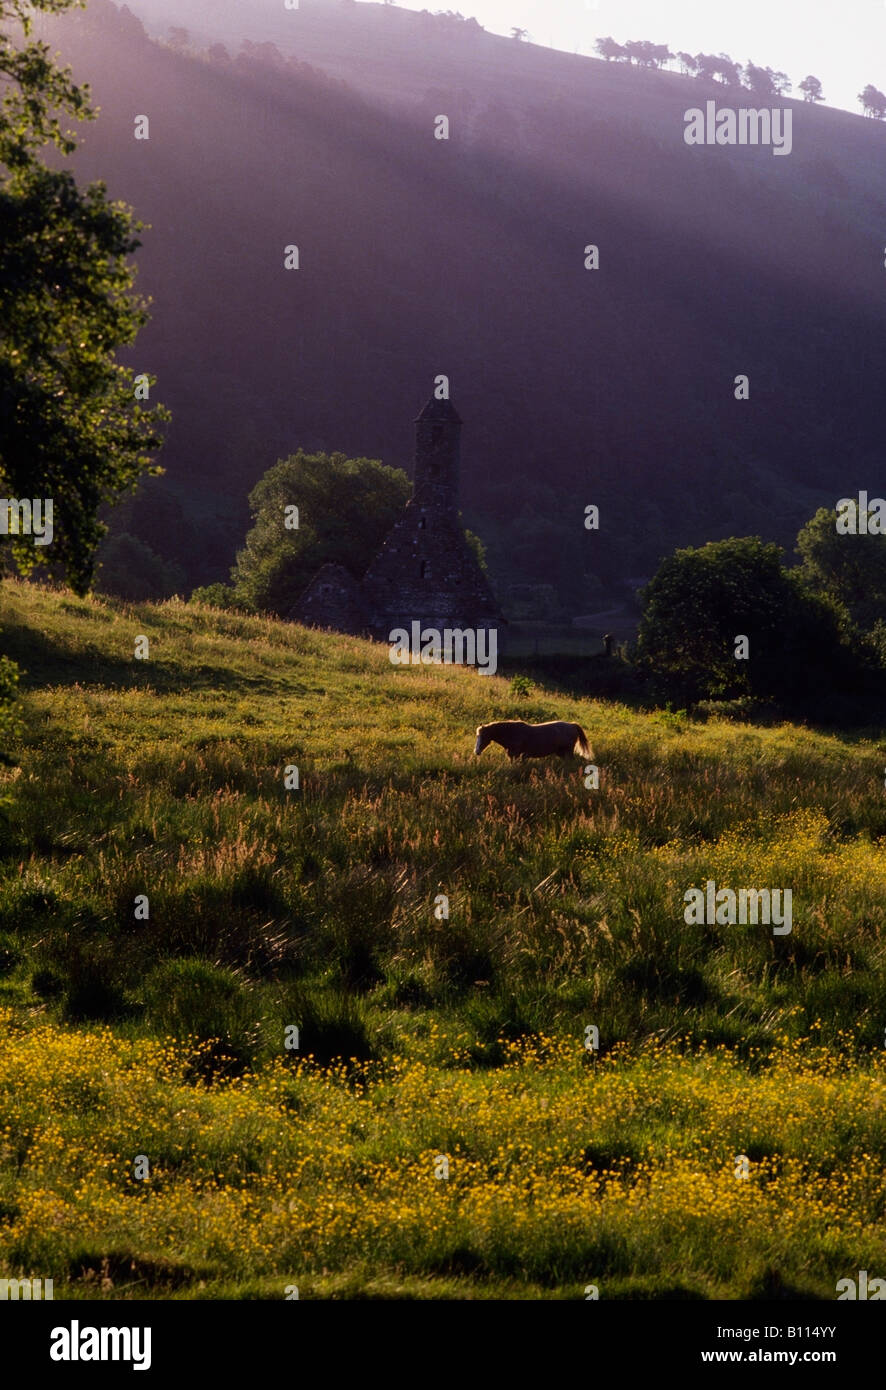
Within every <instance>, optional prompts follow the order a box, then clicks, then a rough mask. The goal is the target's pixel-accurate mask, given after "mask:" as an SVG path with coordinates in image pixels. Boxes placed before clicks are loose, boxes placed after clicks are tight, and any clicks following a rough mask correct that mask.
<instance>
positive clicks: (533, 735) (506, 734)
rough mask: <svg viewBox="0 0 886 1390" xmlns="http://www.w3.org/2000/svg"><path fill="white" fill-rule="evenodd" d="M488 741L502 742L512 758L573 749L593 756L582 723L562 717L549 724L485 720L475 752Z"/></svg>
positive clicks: (562, 755) (564, 755)
mask: <svg viewBox="0 0 886 1390" xmlns="http://www.w3.org/2000/svg"><path fill="white" fill-rule="evenodd" d="M487 743H500V744H501V746H502V748H503V749H504V750H505V752H506V753H507V755H508V757H509V758H510V759H511V761H512V762H513V760H514V759H515V758H544V757H547V756H549V755H550V754H556V755H557V756H558V757H560V758H568V757H569V755H570V754H571V753H579V754H580V755H581V756H582V757H583V758H592V757H593V753H592V752H591V747H590V744H589V743H588V740H587V736H586V735H585V731H584V729H583V728H582V727H581V725H580V724H567V723H565V722H564V720H562V719H552V720H551V721H550V722H549V723H547V724H524V723H523V720H522V719H500V720H499V721H498V723H497V724H481V725H480V726H479V728H478V729H477V742H476V744H475V745H474V752H475V753H482V752H483V749H484V748H485V747H486V745H487Z"/></svg>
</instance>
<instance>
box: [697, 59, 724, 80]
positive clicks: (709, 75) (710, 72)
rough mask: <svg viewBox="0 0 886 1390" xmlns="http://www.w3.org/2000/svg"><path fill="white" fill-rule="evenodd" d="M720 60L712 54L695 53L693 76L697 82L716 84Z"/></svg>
mask: <svg viewBox="0 0 886 1390" xmlns="http://www.w3.org/2000/svg"><path fill="white" fill-rule="evenodd" d="M720 63H721V59H720V58H718V57H717V56H716V54H713V53H696V55H695V76H696V77H697V78H698V80H699V82H716V80H717V73H718V72H719V71H720Z"/></svg>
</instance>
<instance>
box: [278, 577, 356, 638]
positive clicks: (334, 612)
mask: <svg viewBox="0 0 886 1390" xmlns="http://www.w3.org/2000/svg"><path fill="white" fill-rule="evenodd" d="M289 617H290V621H291V622H297V623H304V624H305V625H306V626H307V627H327V628H331V629H332V630H333V631H334V632H349V633H351V634H352V636H355V637H359V636H361V635H362V634H363V633H365V632H366V631H367V629H368V626H369V623H368V614H367V612H366V605H365V602H364V599H363V590H362V586H361V585H360V584H359V583H358V581H357V580H356V579H355V578H354V576H353V575H352V574H351V573H350V571H349V570H346V569H345V567H344V565H333V564H326V565H323V566H322V567H321V568H320V569H319V570H318V571H317V573H316V574H315V575H314V578H313V579H312V580H311V582H310V584H309V585H308V587H307V589H305V591H304V593H303V594H302V596H301V598H300V599H299V601H298V603H297V604H296V605H295V607H294V608H293V610H292V612H291V613H290V615H289Z"/></svg>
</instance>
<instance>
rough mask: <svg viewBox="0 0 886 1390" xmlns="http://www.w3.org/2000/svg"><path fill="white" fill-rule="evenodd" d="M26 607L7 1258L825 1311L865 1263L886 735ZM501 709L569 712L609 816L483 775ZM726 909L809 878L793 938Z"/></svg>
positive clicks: (0, 829) (306, 636)
mask: <svg viewBox="0 0 886 1390" xmlns="http://www.w3.org/2000/svg"><path fill="white" fill-rule="evenodd" d="M0 599H2V611H0V625H2V629H3V643H4V649H5V650H6V651H7V652H8V653H9V655H11V656H13V657H14V658H15V659H17V660H19V661H20V663H21V664H22V666H23V667H24V668H25V671H26V675H25V676H24V677H23V682H22V685H23V699H22V706H23V715H24V719H23V730H22V736H21V742H20V746H18V747H17V748H16V749H14V750H13V751H14V753H15V756H16V758H17V760H18V762H19V763H20V766H19V767H16V768H13V769H7V770H4V771H3V772H2V774H0V776H2V781H0V802H2V810H0V848H2V860H0V1009H2V1016H0V1027H2V1029H3V1032H4V1035H5V1036H4V1046H3V1050H2V1062H0V1078H2V1079H0V1267H2V1268H4V1269H5V1270H8V1271H9V1272H10V1273H11V1272H14V1271H15V1270H19V1271H20V1272H22V1273H25V1274H33V1275H37V1274H42V1275H44V1276H52V1277H54V1278H55V1279H56V1280H57V1281H58V1284H57V1289H56V1292H57V1296H59V1295H60V1289H64V1291H65V1293H67V1294H70V1295H72V1296H81V1297H121V1296H126V1295H127V1294H132V1295H133V1296H145V1295H146V1294H151V1295H157V1296H197V1297H200V1296H217V1295H218V1294H227V1295H232V1296H238V1295H250V1294H251V1295H255V1296H265V1297H283V1296H284V1288H285V1287H286V1286H287V1285H289V1284H292V1283H295V1284H297V1285H298V1287H299V1290H300V1293H301V1296H302V1297H308V1296H312V1295H317V1296H328V1295H330V1294H338V1295H340V1296H367V1295H372V1296H406V1297H413V1296H422V1297H424V1296H428V1297H433V1296H453V1295H455V1296H464V1297H484V1296H495V1295H499V1296H500V1295H505V1296H508V1297H520V1296H533V1297H534V1296H539V1295H542V1296H551V1297H581V1296H583V1291H584V1288H585V1285H587V1284H589V1283H593V1284H596V1285H597V1286H598V1287H599V1289H600V1296H601V1297H604V1298H605V1297H624V1296H635V1297H653V1296H659V1297H661V1296H675V1295H678V1294H679V1295H680V1296H700V1297H746V1296H750V1295H752V1294H754V1293H757V1294H762V1295H764V1296H765V1295H774V1294H775V1293H777V1292H778V1291H779V1290H788V1291H790V1290H802V1291H804V1292H806V1293H807V1294H810V1295H814V1296H820V1297H824V1298H832V1297H834V1285H835V1281H836V1279H838V1278H841V1277H845V1276H847V1275H848V1276H854V1274H855V1272H856V1271H857V1270H858V1269H861V1268H868V1269H876V1268H877V1266H878V1263H879V1264H880V1265H882V1264H883V1262H884V1256H886V1248H884V1244H886V1243H884V1239H883V1235H882V1229H883V1227H882V1218H883V1214H884V1202H886V1179H884V1177H883V1172H884V1166H883V1161H882V1160H883V1157H884V1155H886V1115H884V1111H883V1099H884V1094H886V1092H884V1075H886V1068H884V1062H883V1051H882V1048H883V1037H884V1027H886V1018H884V1016H883V1003H882V1001H883V998H884V984H886V961H884V951H883V932H884V891H883V890H884V885H886V855H884V851H883V847H882V843H881V840H882V836H883V835H884V833H886V806H884V796H883V781H882V777H883V765H884V751H883V748H882V746H881V745H880V744H879V743H878V742H875V741H873V740H853V741H849V740H847V739H845V738H840V737H836V736H832V735H831V736H824V735H821V734H818V733H815V732H812V731H808V730H803V729H799V728H795V727H792V726H787V725H784V726H781V727H777V728H767V729H757V728H751V727H747V726H739V725H728V724H725V723H719V722H711V723H708V724H695V723H687V722H684V721H681V719H680V718H679V717H676V716H673V715H661V714H658V715H656V714H641V713H636V712H633V711H630V710H628V709H626V708H624V707H621V706H617V705H611V704H604V703H602V702H582V701H578V700H570V699H569V698H566V697H564V696H562V695H558V696H554V695H552V694H548V693H546V692H545V691H543V690H540V689H536V690H535V691H533V693H532V694H531V695H530V696H529V697H528V698H524V699H517V698H516V697H514V696H512V695H511V694H510V691H509V686H508V683H507V681H506V680H504V679H502V678H500V677H493V678H486V677H482V676H479V675H478V674H476V673H474V672H471V671H466V670H463V669H458V668H455V669H451V668H429V669H428V668H419V669H405V670H404V669H399V668H394V667H392V666H391V665H390V663H389V662H388V660H387V649H386V648H384V647H382V646H378V645H372V644H369V643H366V642H361V641H358V640H355V639H349V638H346V637H341V636H334V635H327V634H321V633H316V632H310V631H307V630H305V629H302V628H298V627H295V626H290V625H286V624H279V623H275V622H265V621H261V620H258V619H246V618H239V617H234V616H230V615H225V614H220V613H218V612H214V611H212V610H209V609H200V608H193V607H190V606H187V605H183V604H181V603H179V602H170V603H167V604H163V605H160V606H143V607H134V608H126V607H123V606H120V605H114V604H111V603H105V602H99V601H97V600H94V599H85V600H78V599H74V598H72V597H71V596H70V595H68V594H65V593H58V592H50V591H48V590H40V589H35V588H33V587H30V586H25V585H20V584H18V585H17V584H11V583H6V582H4V584H3V586H2V591H0ZM140 635H143V636H146V637H147V638H148V639H149V659H148V660H144V661H141V660H136V659H135V658H134V650H135V641H136V638H137V637H138V636H140ZM507 717H521V718H526V719H530V720H535V719H545V718H552V717H562V718H569V719H576V720H578V721H580V722H581V723H582V724H583V725H584V727H585V729H586V730H587V732H588V735H589V737H590V741H591V744H592V746H593V748H594V759H595V763H596V764H597V765H598V766H599V768H600V787H599V790H589V789H587V788H586V787H585V785H584V777H583V769H582V768H581V767H580V764H579V761H578V760H577V759H576V760H575V764H574V765H572V764H570V765H569V766H568V767H566V768H564V767H562V766H557V767H554V766H548V765H546V764H539V765H537V766H526V767H520V766H511V765H509V764H508V763H507V762H506V760H505V759H504V756H503V755H502V754H501V753H500V750H497V749H491V750H488V751H487V752H486V753H485V754H484V755H483V757H482V758H481V759H475V758H474V756H473V730H474V727H475V726H476V725H477V724H478V723H480V722H482V721H486V720H489V719H493V718H507ZM287 764H296V765H297V766H298V768H299V775H300V789H299V790H298V791H294V790H293V791H287V790H285V787H284V769H285V767H286V766H287ZM707 878H714V879H715V880H716V882H717V884H718V886H719V885H721V884H725V885H730V886H733V887H738V886H755V887H763V886H772V887H792V889H793V892H794V926H793V931H792V933H791V934H790V935H789V936H786V937H774V936H773V935H772V933H771V930H769V929H767V928H766V927H763V926H759V927H753V926H745V927H741V926H734V927H709V926H688V925H686V923H685V922H684V920H683V894H684V892H685V890H686V889H687V888H688V887H690V886H693V885H703V883H704V881H705V880H706V879H707ZM439 894H445V895H446V896H447V897H448V900H449V918H448V920H438V919H437V918H436V917H435V914H434V905H435V899H436V898H437V895H439ZM140 895H146V896H147V898H148V902H149V908H148V912H149V916H148V918H147V919H146V920H145V919H144V916H143V913H142V915H141V916H140V917H137V916H136V899H137V898H138V897H139V896H140ZM292 1025H295V1026H297V1027H298V1029H299V1033H300V1037H299V1042H300V1048H299V1050H298V1051H297V1052H296V1051H287V1050H286V1048H285V1047H284V1037H285V1029H286V1027H287V1026H292ZM589 1025H592V1026H595V1027H597V1028H598V1029H599V1039H600V1046H599V1051H598V1052H597V1053H596V1054H594V1053H589V1052H587V1051H586V1050H585V1046H584V1040H585V1036H586V1029H587V1028H588V1026H589ZM311 1058H313V1060H310V1059H311ZM823 1117H826V1118H827V1123H823ZM138 1155H145V1156H146V1157H147V1159H148V1161H149V1164H150V1169H149V1176H148V1177H147V1178H145V1179H138V1178H136V1177H135V1176H134V1167H133V1165H134V1163H135V1160H136V1157H137V1156H138ZM738 1155H746V1156H747V1158H748V1160H749V1176H748V1178H747V1179H746V1180H741V1179H736V1177H735V1168H736V1161H737V1156H738ZM441 1156H445V1157H446V1158H447V1159H448V1162H449V1177H448V1178H444V1177H439V1176H435V1171H437V1172H439V1171H440V1168H441V1162H440V1160H441Z"/></svg>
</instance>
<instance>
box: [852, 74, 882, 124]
mask: <svg viewBox="0 0 886 1390" xmlns="http://www.w3.org/2000/svg"><path fill="white" fill-rule="evenodd" d="M858 100H859V101H860V102H861V106H862V111H863V112H864V114H865V115H866V116H873V118H874V120H876V121H882V119H883V117H884V116H886V96H884V94H883V93H882V92H881V91H880V90H879V89H878V88H877V87H872V86H871V84H870V82H869V83H868V85H867V86H866V87H865V89H864V91H863V92H859V94H858Z"/></svg>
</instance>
